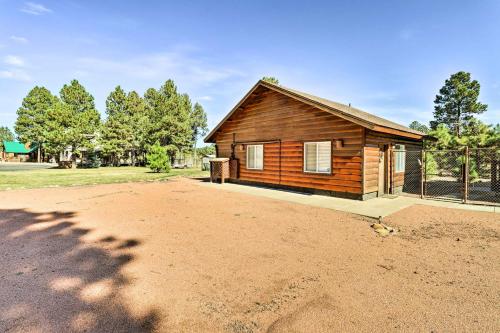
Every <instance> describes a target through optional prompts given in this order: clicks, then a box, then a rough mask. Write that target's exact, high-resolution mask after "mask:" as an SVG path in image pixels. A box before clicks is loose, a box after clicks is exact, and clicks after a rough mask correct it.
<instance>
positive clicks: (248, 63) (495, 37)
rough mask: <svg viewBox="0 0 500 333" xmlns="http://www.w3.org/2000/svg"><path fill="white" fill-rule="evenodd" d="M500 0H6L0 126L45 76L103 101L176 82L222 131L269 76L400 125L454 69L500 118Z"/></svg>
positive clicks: (421, 110) (426, 109)
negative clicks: (473, 83) (116, 92)
mask: <svg viewBox="0 0 500 333" xmlns="http://www.w3.org/2000/svg"><path fill="white" fill-rule="evenodd" d="M499 19H500V2H499V1H489V0H484V1H458V0H455V1H425V0H420V1H410V0H408V1H401V0H399V1H347V0H346V1H324V2H313V1H310V2H306V3H305V2H303V1H300V2H294V1H291V0H289V1H255V0H254V1H211V2H209V1H45V0H43V1H38V0H35V1H33V2H24V1H6V0H0V125H7V126H9V127H12V126H13V124H14V122H15V119H16V110H17V108H18V107H19V106H20V104H21V101H22V98H23V97H24V96H25V95H26V94H27V92H28V91H29V90H30V89H31V88H32V87H33V86H35V85H43V86H46V87H47V88H49V89H50V90H51V91H52V92H53V93H58V91H59V90H60V88H61V87H62V85H63V84H65V83H67V82H69V81H70V80H71V79H73V78H76V79H78V80H79V81H80V82H81V83H82V84H84V85H85V87H86V88H87V89H88V90H89V91H90V92H91V93H92V94H93V95H94V97H95V98H96V104H97V107H98V109H99V110H100V111H101V112H102V113H104V105H105V104H104V101H105V98H106V96H107V95H108V94H109V92H110V91H111V90H112V89H113V88H114V87H115V86H116V85H118V84H120V85H121V86H122V87H123V88H124V89H126V90H132V89H134V90H137V91H138V92H139V93H141V94H142V93H143V92H144V91H145V90H146V89H147V88H149V87H155V88H158V87H159V86H160V85H161V84H162V83H163V82H164V81H165V80H167V79H169V78H171V79H173V80H174V81H175V82H176V83H177V85H178V87H179V90H180V91H182V92H187V93H188V94H189V95H190V96H191V97H192V99H193V100H194V101H199V102H200V103H202V105H203V106H204V107H205V110H206V111H207V113H208V119H209V125H210V127H211V128H212V127H213V126H215V125H216V124H217V122H218V121H219V120H220V119H221V118H222V117H223V116H224V115H225V114H226V113H227V112H228V111H229V110H230V109H231V108H232V107H233V106H234V105H235V104H236V103H237V101H238V100H239V99H240V98H241V97H242V96H243V95H244V94H245V93H246V92H247V91H248V89H250V87H251V86H252V85H253V84H254V83H255V82H256V81H257V80H258V79H259V78H261V77H262V76H264V75H272V76H276V77H278V78H279V79H280V82H281V84H283V85H285V86H288V87H291V88H295V89H298V90H302V91H306V92H309V93H312V94H315V95H319V96H321V97H325V98H329V99H332V100H335V101H339V102H343V103H352V105H353V106H355V107H358V108H361V109H364V110H366V111H368V112H371V113H375V114H377V115H380V116H383V117H386V118H388V119H391V120H393V121H397V122H400V123H402V124H406V125H407V124H408V123H409V122H410V121H412V120H419V121H422V122H428V121H429V120H431V118H432V110H433V100H434V97H435V95H436V93H437V91H438V90H439V88H440V87H441V86H442V85H443V83H444V80H445V79H446V78H448V77H449V75H450V74H451V73H454V72H456V71H459V70H465V71H469V72H471V73H472V75H473V78H475V79H477V80H479V82H480V83H481V88H482V89H481V96H480V100H481V101H482V102H484V103H487V104H488V105H489V110H488V111H487V113H486V114H485V115H484V116H482V117H481V118H482V119H483V120H485V121H487V122H489V123H497V122H499V121H500V42H499V36H500V23H499Z"/></svg>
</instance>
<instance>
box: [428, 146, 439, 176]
mask: <svg viewBox="0 0 500 333" xmlns="http://www.w3.org/2000/svg"><path fill="white" fill-rule="evenodd" d="M437 173H438V164H437V162H436V159H435V158H434V156H433V155H432V153H429V152H427V153H426V154H425V174H426V175H427V179H431V178H432V177H434V176H435V175H437Z"/></svg>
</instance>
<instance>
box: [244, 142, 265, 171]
mask: <svg viewBox="0 0 500 333" xmlns="http://www.w3.org/2000/svg"><path fill="white" fill-rule="evenodd" d="M263 168H264V146H263V145H248V146H247V169H254V170H262V169H263Z"/></svg>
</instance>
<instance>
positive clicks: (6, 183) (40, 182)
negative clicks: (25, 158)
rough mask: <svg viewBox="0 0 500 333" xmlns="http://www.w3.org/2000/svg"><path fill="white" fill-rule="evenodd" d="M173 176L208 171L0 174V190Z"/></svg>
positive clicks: (113, 169)
mask: <svg viewBox="0 0 500 333" xmlns="http://www.w3.org/2000/svg"><path fill="white" fill-rule="evenodd" d="M174 176H186V177H207V176H208V172H207V171H201V170H199V169H172V170H171V171H170V172H169V173H153V172H151V170H150V169H148V168H143V167H103V168H98V169H76V170H71V169H38V170H20V171H8V172H1V171H0V191H2V190H14V189H26V188H41V187H59V186H80V185H95V184H112V183H127V182H144V181H162V180H166V179H168V178H171V177H174Z"/></svg>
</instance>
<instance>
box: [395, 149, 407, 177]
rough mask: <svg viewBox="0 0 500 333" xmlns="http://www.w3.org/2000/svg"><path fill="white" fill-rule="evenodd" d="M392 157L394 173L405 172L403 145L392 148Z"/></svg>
mask: <svg viewBox="0 0 500 333" xmlns="http://www.w3.org/2000/svg"><path fill="white" fill-rule="evenodd" d="M394 156H395V159H396V160H395V161H394V164H395V167H396V170H395V171H396V172H404V171H405V159H406V151H405V146H404V145H396V146H395V147H394Z"/></svg>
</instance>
